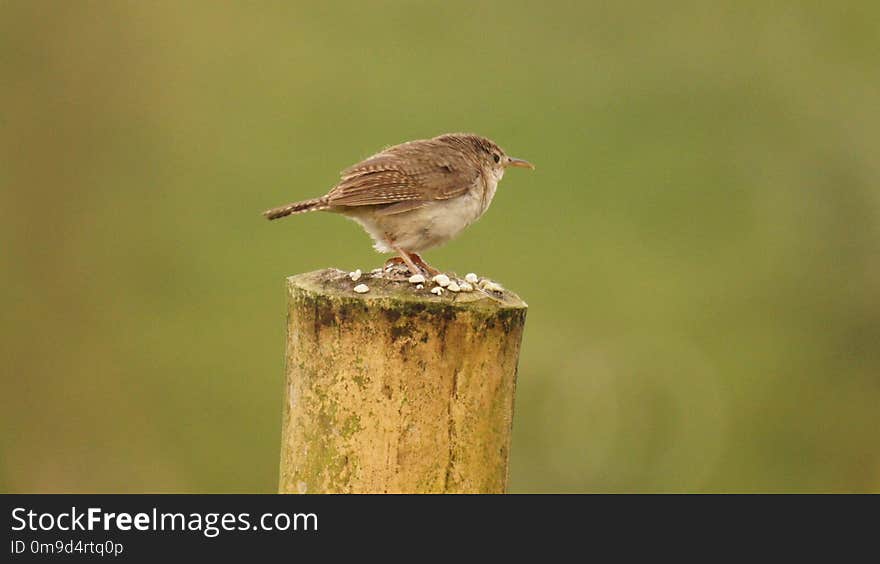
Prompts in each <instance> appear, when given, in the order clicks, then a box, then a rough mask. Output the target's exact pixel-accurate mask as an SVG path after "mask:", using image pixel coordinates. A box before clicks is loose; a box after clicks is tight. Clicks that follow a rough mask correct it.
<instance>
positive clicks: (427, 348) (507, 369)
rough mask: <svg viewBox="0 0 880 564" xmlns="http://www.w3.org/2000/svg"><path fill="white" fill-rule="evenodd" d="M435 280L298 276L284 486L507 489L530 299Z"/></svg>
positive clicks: (293, 292)
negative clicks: (463, 289) (360, 288)
mask: <svg viewBox="0 0 880 564" xmlns="http://www.w3.org/2000/svg"><path fill="white" fill-rule="evenodd" d="M362 283H363V284H366V285H368V286H369V288H370V291H369V292H368V293H366V294H356V293H355V292H354V291H353V288H354V286H356V285H357V284H362ZM429 288H430V286H429V285H426V287H425V289H423V290H416V289H415V286H414V285H412V284H409V283H408V282H406V281H392V280H388V279H384V278H373V277H372V276H371V275H365V276H364V277H363V278H362V279H361V280H359V281H358V282H352V281H351V279H350V278H349V277H348V275H347V273H345V272H342V271H339V270H321V271H316V272H311V273H308V274H301V275H297V276H292V277H290V278H288V280H287V290H288V317H287V320H288V323H287V345H286V365H285V387H284V391H285V392H284V393H285V401H284V415H283V422H282V443H281V478H280V485H279V489H280V491H281V492H282V493H383V492H389V493H392V492H393V493H500V492H504V491H505V488H506V486H507V465H508V454H509V448H510V432H511V422H512V418H513V403H514V388H515V385H516V368H517V360H518V357H519V349H520V342H521V340H522V333H523V327H524V324H525V315H526V304H525V303H524V302H523V301H522V300H520V299H519V298H518V297H517V296H516V295H514V294H512V293H510V292H507V291H505V292H503V293H492V294H486V293H483V292H479V291H475V292H468V293H458V294H455V293H452V292H444V293H443V295H442V296H435V295H433V294H431V293H430V292H429V291H428V290H429Z"/></svg>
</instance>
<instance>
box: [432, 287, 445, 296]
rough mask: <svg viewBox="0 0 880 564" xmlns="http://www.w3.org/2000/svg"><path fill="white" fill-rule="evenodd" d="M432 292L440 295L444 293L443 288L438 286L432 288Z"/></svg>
mask: <svg viewBox="0 0 880 564" xmlns="http://www.w3.org/2000/svg"><path fill="white" fill-rule="evenodd" d="M431 293H432V294H437V295H438V296H439V295H440V294H442V293H443V288H441V287H440V286H437V287H436V288H432V289H431Z"/></svg>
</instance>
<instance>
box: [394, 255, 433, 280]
mask: <svg viewBox="0 0 880 564" xmlns="http://www.w3.org/2000/svg"><path fill="white" fill-rule="evenodd" d="M400 266H406V269H407V271H409V273H410V274H425V275H427V276H428V277H429V278H430V277H432V276H436V275H437V274H440V271H439V270H437V269H436V268H434V267H433V266H431V265H430V264H428V263H427V262H425V259H423V258H422V257H420V256H419V255H418V254H417V253H404V252H401V253H400V256H396V257H391V258H390V259H388V260H386V261H385V268H386V269H388V268H391V269H394V268H396V267H400Z"/></svg>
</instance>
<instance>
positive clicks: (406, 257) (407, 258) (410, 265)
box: [390, 247, 421, 274]
mask: <svg viewBox="0 0 880 564" xmlns="http://www.w3.org/2000/svg"><path fill="white" fill-rule="evenodd" d="M392 248H393V249H394V250H395V251H397V254H399V255H400V258H401V259H403V262H404V263H406V267H407V268H408V269H409V272H410V274H421V270H420V269H419V267H417V266H416V265H415V263H414V262H413V260H412V257H411V256H410V255H409V253H407V252H406V251H404V250H403V249H401V248H400V247H392ZM416 256H418V255H416ZM395 258H397V257H395ZM390 260H393V259H390Z"/></svg>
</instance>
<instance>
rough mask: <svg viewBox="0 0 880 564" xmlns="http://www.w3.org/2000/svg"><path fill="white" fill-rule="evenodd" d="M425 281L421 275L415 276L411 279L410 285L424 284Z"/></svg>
mask: <svg viewBox="0 0 880 564" xmlns="http://www.w3.org/2000/svg"><path fill="white" fill-rule="evenodd" d="M424 281H425V277H424V276H422V275H421V274H413V275H412V276H410V277H409V283H410V284H422V283H423V282H424Z"/></svg>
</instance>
